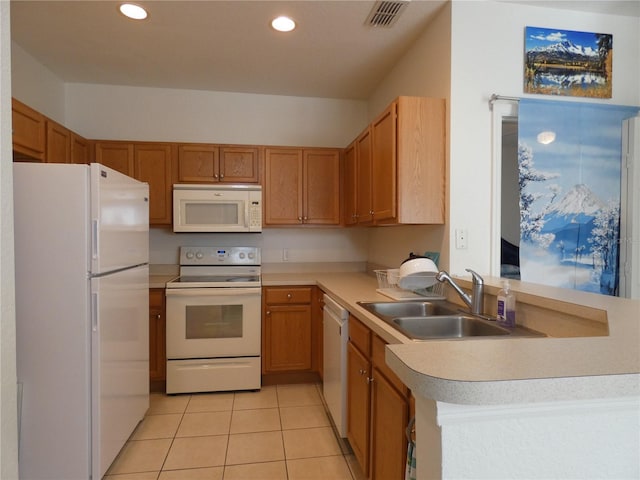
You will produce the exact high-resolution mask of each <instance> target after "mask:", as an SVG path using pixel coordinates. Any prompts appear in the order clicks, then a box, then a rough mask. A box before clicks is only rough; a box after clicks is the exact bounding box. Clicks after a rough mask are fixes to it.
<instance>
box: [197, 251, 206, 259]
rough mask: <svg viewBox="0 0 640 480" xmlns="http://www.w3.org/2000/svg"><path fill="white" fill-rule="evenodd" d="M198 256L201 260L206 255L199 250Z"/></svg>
mask: <svg viewBox="0 0 640 480" xmlns="http://www.w3.org/2000/svg"><path fill="white" fill-rule="evenodd" d="M196 258H197V259H198V260H201V259H202V258H204V255H203V254H202V252H198V253H196Z"/></svg>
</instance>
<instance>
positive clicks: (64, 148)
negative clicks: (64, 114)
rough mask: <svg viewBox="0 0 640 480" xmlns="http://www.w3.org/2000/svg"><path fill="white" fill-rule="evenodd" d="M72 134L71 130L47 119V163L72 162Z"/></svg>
mask: <svg viewBox="0 0 640 480" xmlns="http://www.w3.org/2000/svg"><path fill="white" fill-rule="evenodd" d="M71 136H72V132H71V130H69V129H68V128H66V127H64V126H62V125H60V124H59V123H57V122H54V121H53V120H47V154H46V157H45V159H46V161H47V163H71Z"/></svg>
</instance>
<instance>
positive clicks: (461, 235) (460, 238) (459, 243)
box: [455, 228, 467, 250]
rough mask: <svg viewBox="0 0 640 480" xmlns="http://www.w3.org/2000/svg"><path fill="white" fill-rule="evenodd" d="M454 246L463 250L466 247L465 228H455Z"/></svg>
mask: <svg viewBox="0 0 640 480" xmlns="http://www.w3.org/2000/svg"><path fill="white" fill-rule="evenodd" d="M455 234H456V248H457V249H458V250H465V249H466V248H467V229H466V228H456V231H455Z"/></svg>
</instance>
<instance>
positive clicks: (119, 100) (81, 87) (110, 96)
mask: <svg viewBox="0 0 640 480" xmlns="http://www.w3.org/2000/svg"><path fill="white" fill-rule="evenodd" d="M66 92H67V95H66V97H67V120H68V122H67V126H68V127H69V128H71V129H72V130H74V131H77V132H78V133H80V134H81V135H83V136H85V137H87V138H94V139H97V138H103V139H110V140H142V141H144V140H148V141H166V142H203V143H206V142H209V143H241V144H254V145H294V146H313V147H345V146H346V145H347V144H348V143H349V142H350V141H351V139H352V138H353V137H354V136H355V135H357V133H358V132H359V128H361V126H362V125H363V124H365V123H366V103H365V102H364V101H358V100H337V99H327V98H310V97H287V96H281V95H257V94H243V93H229V92H208V91H198V90H178V89H168V88H147V87H127V86H114V85H90V84H78V83H72V84H67V87H66Z"/></svg>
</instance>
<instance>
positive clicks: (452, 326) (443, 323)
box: [357, 300, 545, 340]
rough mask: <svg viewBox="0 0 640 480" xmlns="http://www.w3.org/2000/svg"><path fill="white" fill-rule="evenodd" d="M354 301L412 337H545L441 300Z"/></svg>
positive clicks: (428, 338)
mask: <svg viewBox="0 0 640 480" xmlns="http://www.w3.org/2000/svg"><path fill="white" fill-rule="evenodd" d="M357 303H358V305H360V306H361V307H362V308H364V309H365V310H367V311H369V312H370V313H372V314H373V315H375V316H376V317H378V318H379V319H381V320H384V321H385V322H386V323H387V324H389V325H391V326H392V327H393V328H395V329H396V330H398V331H399V332H400V333H402V334H403V335H404V336H406V337H408V338H410V339H412V340H430V339H443V338H449V339H454V338H473V337H505V336H516V337H522V336H526V337H544V336H545V335H544V334H542V333H540V332H536V331H535V330H530V329H528V328H525V327H522V326H516V327H515V328H504V327H501V326H500V325H498V324H497V323H496V322H495V321H493V320H490V319H489V317H486V318H485V317H484V316H477V315H472V314H470V313H466V312H464V310H463V309H462V307H460V306H459V305H457V304H455V303H450V302H447V301H444V300H433V301H408V302H357Z"/></svg>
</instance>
